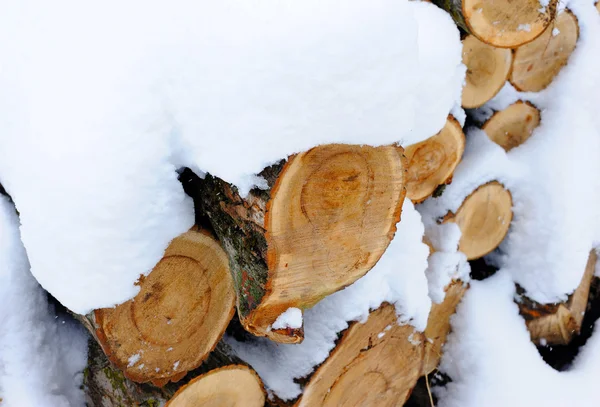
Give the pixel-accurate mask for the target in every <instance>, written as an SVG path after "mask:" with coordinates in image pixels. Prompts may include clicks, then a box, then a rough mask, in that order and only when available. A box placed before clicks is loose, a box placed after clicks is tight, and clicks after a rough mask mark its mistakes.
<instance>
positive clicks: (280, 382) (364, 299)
mask: <svg viewBox="0 0 600 407" xmlns="http://www.w3.org/2000/svg"><path fill="white" fill-rule="evenodd" d="M423 232H424V227H423V223H422V222H421V217H420V215H419V213H418V212H417V211H416V210H415V209H414V206H413V204H412V203H411V202H410V201H409V200H405V202H404V205H403V208H402V219H401V221H400V223H398V230H397V231H396V236H395V238H394V240H392V242H391V243H390V246H389V247H388V249H387V250H386V252H385V253H384V254H383V256H382V257H381V259H380V260H379V262H378V263H377V264H376V265H375V267H374V268H373V269H371V271H369V273H367V274H366V275H365V276H364V277H362V278H361V279H359V280H357V281H356V282H355V283H354V284H352V285H350V286H349V287H347V288H346V289H344V290H342V291H338V292H337V293H335V294H333V295H330V296H328V297H326V298H325V299H323V300H322V301H321V302H319V303H318V304H317V305H315V306H314V307H313V308H311V309H308V310H306V311H305V313H304V333H305V337H304V341H303V342H302V343H300V344H297V345H285V344H276V343H274V342H271V341H269V340H268V339H264V338H257V339H256V340H253V341H251V342H238V341H236V340H234V339H233V338H231V337H226V340H227V342H228V343H229V344H230V345H231V347H232V348H233V349H234V351H235V352H236V353H237V354H238V356H239V357H240V358H242V359H243V360H245V361H246V362H248V363H249V364H250V365H251V366H252V367H253V368H254V369H255V370H256V371H257V373H258V374H259V376H260V377H261V379H262V380H263V382H264V383H265V385H266V387H267V388H268V389H269V390H270V391H271V392H273V393H275V394H276V395H277V396H278V397H280V398H282V399H285V400H289V399H293V398H295V397H297V396H298V395H299V394H300V385H299V384H298V383H296V382H295V381H294V379H295V378H301V377H304V376H306V375H308V374H309V373H311V372H312V371H313V369H314V367H315V366H317V365H319V364H320V363H321V362H323V361H324V360H325V359H326V358H327V356H328V355H329V352H330V351H331V350H332V349H333V347H334V345H335V342H336V340H337V338H338V333H340V332H341V331H343V330H344V329H346V328H347V327H348V323H349V322H351V321H362V322H365V321H366V320H367V318H368V315H369V311H370V310H373V309H377V308H379V306H380V305H381V304H382V303H383V302H389V303H393V304H394V305H395V307H396V312H397V314H398V316H399V320H398V322H399V323H402V324H405V323H410V324H411V325H413V326H414V327H415V328H416V329H417V330H419V331H423V330H424V329H425V326H426V325H427V317H428V314H429V309H430V307H431V300H430V299H429V297H428V295H427V290H428V288H427V279H426V278H425V269H426V268H427V257H428V254H429V249H428V247H427V246H426V245H425V244H424V243H422V238H423ZM386 329H388V328H386Z"/></svg>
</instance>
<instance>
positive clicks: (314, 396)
mask: <svg viewBox="0 0 600 407" xmlns="http://www.w3.org/2000/svg"><path fill="white" fill-rule="evenodd" d="M397 318H398V317H397V315H396V311H395V309H394V307H393V306H391V305H389V304H385V305H383V306H382V307H381V308H379V309H378V310H376V311H373V312H372V313H371V315H370V316H369V319H368V320H367V322H366V323H354V324H352V326H351V327H350V328H348V330H347V331H346V332H345V333H344V335H343V336H342V338H341V339H340V341H339V343H338V345H337V346H336V348H335V349H334V351H333V352H332V353H331V355H330V357H329V358H328V359H327V360H326V361H325V362H324V363H323V364H322V365H321V366H320V367H319V368H318V369H317V371H316V372H315V374H314V375H313V376H312V377H311V379H310V381H309V382H308V384H307V385H306V387H305V389H304V395H303V396H302V398H301V399H300V400H299V402H298V404H297V406H299V407H310V406H326V407H334V406H399V405H402V404H403V403H404V402H405V401H406V399H407V398H408V396H409V395H410V392H411V391H412V388H413V387H414V385H415V383H416V382H417V379H418V378H419V376H420V374H421V368H422V364H423V355H424V353H423V352H424V338H423V336H422V334H420V333H417V332H415V330H414V328H413V327H412V326H410V325H403V326H400V325H398V324H397Z"/></svg>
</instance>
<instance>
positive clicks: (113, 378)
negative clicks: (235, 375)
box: [83, 340, 245, 407]
mask: <svg viewBox="0 0 600 407" xmlns="http://www.w3.org/2000/svg"><path fill="white" fill-rule="evenodd" d="M88 355H89V356H88V366H87V367H86V369H85V370H84V379H83V381H84V387H85V393H86V399H87V400H86V404H87V406H88V407H132V406H136V407H137V406H139V407H159V406H162V405H164V403H166V402H167V401H168V400H169V399H171V398H172V397H173V395H174V394H175V393H176V392H177V391H178V390H179V389H180V388H181V387H182V386H184V385H185V384H187V383H188V382H189V381H190V380H192V379H193V378H195V377H197V376H199V375H202V374H205V373H207V372H209V371H211V370H213V369H216V368H220V367H223V366H229V365H239V364H242V365H244V364H245V363H244V362H243V361H241V360H240V359H239V358H237V357H236V356H234V354H233V352H232V351H231V350H230V349H229V347H228V346H227V345H225V344H224V343H219V345H217V347H216V348H215V350H214V351H213V352H212V353H211V354H210V356H209V357H208V359H207V360H206V361H205V362H204V363H203V364H202V365H201V366H200V367H199V368H197V369H195V370H193V371H191V372H189V373H188V374H187V375H186V376H185V377H184V378H183V379H182V380H180V381H179V382H177V383H168V384H167V385H165V386H163V387H156V386H153V385H151V384H144V383H135V382H133V381H131V380H129V379H127V378H126V377H125V375H124V374H123V372H122V371H120V370H119V369H117V368H116V367H114V366H113V365H112V364H111V363H110V362H109V360H108V358H107V357H106V355H105V354H104V352H103V351H102V349H101V348H100V346H99V345H98V343H97V342H96V341H94V340H90V342H89V353H88Z"/></svg>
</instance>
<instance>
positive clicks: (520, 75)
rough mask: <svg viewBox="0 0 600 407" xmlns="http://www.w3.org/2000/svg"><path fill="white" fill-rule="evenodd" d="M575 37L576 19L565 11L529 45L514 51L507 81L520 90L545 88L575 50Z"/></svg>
mask: <svg viewBox="0 0 600 407" xmlns="http://www.w3.org/2000/svg"><path fill="white" fill-rule="evenodd" d="M578 38H579V25H578V24H577V18H576V17H575V16H574V15H573V14H572V13H571V12H570V11H568V10H566V11H564V12H563V13H561V14H559V15H558V17H557V18H556V19H555V21H554V24H552V25H550V26H549V27H548V29H547V30H546V31H544V33H543V34H542V35H540V36H539V37H538V38H537V39H536V40H535V41H532V42H530V43H529V44H526V45H522V46H520V47H519V48H517V49H516V51H515V56H514V61H513V67H512V73H511V75H510V79H509V80H510V83H512V85H513V86H514V87H515V88H516V89H517V90H520V91H522V92H539V91H541V90H543V89H546V87H548V85H550V83H552V81H553V80H554V77H555V76H556V75H558V73H559V72H560V70H561V69H562V67H563V66H565V65H566V64H567V61H568V60H569V57H570V56H571V54H572V53H573V50H575V46H576V45H577V39H578Z"/></svg>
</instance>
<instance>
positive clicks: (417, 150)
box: [404, 116, 465, 203]
mask: <svg viewBox="0 0 600 407" xmlns="http://www.w3.org/2000/svg"><path fill="white" fill-rule="evenodd" d="M464 151H465V135H464V133H463V131H462V128H461V126H460V123H458V121H457V120H456V119H455V118H454V117H452V116H448V119H447V120H446V124H445V126H444V128H442V130H441V131H440V132H439V133H438V134H436V135H435V136H432V137H430V138H428V139H427V140H425V141H422V142H420V143H417V144H413V145H410V146H408V147H406V149H405V151H404V155H405V156H406V160H407V163H408V164H407V165H408V172H407V182H406V197H407V198H409V199H410V200H412V201H413V202H414V203H419V202H423V201H424V200H425V199H427V198H428V197H430V196H431V195H432V194H433V192H434V191H435V190H436V188H437V187H438V186H439V185H442V184H448V183H450V181H451V180H452V174H453V173H454V169H455V168H456V166H457V165H458V163H459V162H460V159H461V158H462V155H463V152H464Z"/></svg>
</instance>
